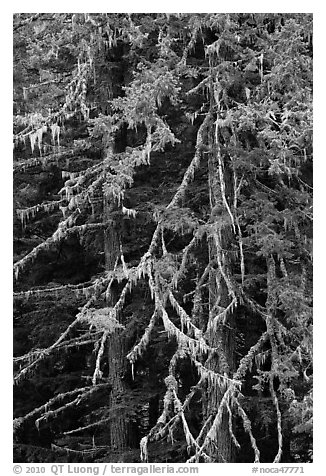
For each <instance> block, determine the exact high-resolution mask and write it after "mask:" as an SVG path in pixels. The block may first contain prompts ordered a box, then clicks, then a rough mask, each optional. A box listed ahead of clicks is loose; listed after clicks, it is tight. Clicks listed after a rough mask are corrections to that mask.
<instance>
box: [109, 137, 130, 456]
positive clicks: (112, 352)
mask: <svg viewBox="0 0 326 476" xmlns="http://www.w3.org/2000/svg"><path fill="white" fill-rule="evenodd" d="M110 153H113V145H111V151H110ZM115 209H116V206H115V205H114V204H113V202H112V200H111V199H110V198H108V197H105V196H104V203H103V219H104V221H105V222H106V223H108V226H107V228H106V230H105V233H104V253H105V268H106V270H107V271H110V270H113V269H114V267H115V265H116V262H117V259H118V257H119V255H120V244H119V236H118V232H117V230H116V227H115V222H114V220H112V219H111V216H112V212H113V211H114V210H115ZM117 299H118V296H117V293H116V292H115V290H114V289H112V288H111V291H110V296H109V297H108V303H107V304H108V305H109V306H112V307H113V306H114V304H115V303H116V301H117ZM116 317H117V320H118V321H119V322H120V323H121V324H123V322H122V316H121V314H120V313H118V315H117V316H116ZM107 352H108V368H109V370H108V378H109V381H110V383H111V384H112V390H111V395H110V401H109V408H110V411H111V420H110V430H109V431H110V445H111V448H112V451H114V452H116V453H118V452H119V451H122V450H123V449H125V448H126V447H127V446H128V443H129V423H128V421H127V418H126V413H125V398H124V397H125V395H126V384H125V382H124V380H123V378H124V374H125V371H126V358H125V355H126V339H125V336H124V334H123V329H116V330H115V331H114V333H113V334H111V335H110V336H109V337H108V341H107ZM119 462H122V461H121V458H120V457H119Z"/></svg>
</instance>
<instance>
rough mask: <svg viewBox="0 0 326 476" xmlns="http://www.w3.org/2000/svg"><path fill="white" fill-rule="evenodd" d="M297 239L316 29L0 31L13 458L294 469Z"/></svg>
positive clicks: (305, 310) (307, 188)
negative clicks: (8, 66) (6, 93)
mask: <svg viewBox="0 0 326 476" xmlns="http://www.w3.org/2000/svg"><path fill="white" fill-rule="evenodd" d="M311 222H312V16H311V15H309V14H265V13H264V14H256V13H255V14H241V13H238V14H235V13H234V14H170V15H167V14H140V13H137V14H122V13H119V14H103V13H101V14H67V13H62V14H49V13H39V14H27V13H24V14H16V15H14V282H15V293H14V370H15V375H14V382H15V387H14V400H15V410H14V417H15V418H14V435H15V445H14V458H15V461H17V462H19V461H22V462H39V461H42V462H52V461H53V462H57V461H75V462H79V461H80V462H82V461H93V462H99V461H112V462H118V461H119V462H141V461H143V462H147V461H150V462H151V461H155V462H186V461H187V462H253V461H255V462H275V463H278V462H281V461H282V462H293V461H301V462H309V461H311V460H312V225H311Z"/></svg>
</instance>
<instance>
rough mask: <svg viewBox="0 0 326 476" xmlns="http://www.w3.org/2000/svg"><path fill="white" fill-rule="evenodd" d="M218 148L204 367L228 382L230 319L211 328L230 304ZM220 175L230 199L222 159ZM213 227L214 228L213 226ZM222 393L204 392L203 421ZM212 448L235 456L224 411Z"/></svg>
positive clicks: (212, 172) (212, 183) (212, 176)
mask: <svg viewBox="0 0 326 476" xmlns="http://www.w3.org/2000/svg"><path fill="white" fill-rule="evenodd" d="M209 142H210V143H211V144H214V133H213V132H212V131H210V134H209ZM219 154H220V149H219V147H217V146H216V144H214V145H213V146H212V153H210V154H209V158H208V182H209V194H210V208H211V222H212V226H215V230H214V232H213V236H211V237H210V238H209V242H208V245H209V260H210V264H211V270H210V276H209V324H208V329H210V330H209V331H208V336H207V337H208V342H209V345H210V346H211V347H214V348H217V349H218V355H217V356H216V357H215V358H210V359H209V360H208V361H207V367H208V368H210V369H211V370H214V371H215V372H218V373H219V374H222V375H225V376H228V377H231V378H232V374H233V371H234V315H233V313H232V312H230V313H227V317H225V318H223V319H219V320H218V323H217V324H213V322H214V317H216V315H217V314H219V313H220V312H221V311H223V309H225V308H227V306H228V305H229V304H230V302H231V300H232V297H231V296H230V292H229V286H230V284H228V283H227V281H226V280H227V279H228V276H230V274H231V253H230V252H231V247H232V242H233V235H232V229H231V226H229V225H222V227H221V216H223V215H222V214H225V207H224V205H223V199H222V192H221V183H220V174H219V166H220V165H221V160H222V157H221V155H220V156H219ZM223 167H224V170H223V173H224V177H225V179H226V180H225V197H226V199H227V200H228V199H230V198H231V196H232V190H233V187H232V175H231V174H230V173H228V172H229V171H228V165H227V158H224V163H223ZM214 224H216V225H214ZM221 267H222V271H223V272H222V271H221ZM224 393H225V388H222V389H217V391H216V389H214V388H208V389H207V402H206V404H205V407H206V408H204V414H206V417H208V416H209V415H214V414H216V412H217V411H218V408H219V405H220V402H221V400H222V398H223V395H224ZM216 443H217V449H216V447H212V448H211V457H212V458H213V459H215V460H216V461H217V462H219V463H231V462H233V461H234V458H235V452H234V445H233V442H232V437H231V434H230V431H229V415H228V412H227V410H226V408H225V407H224V410H223V415H222V421H221V424H220V426H219V429H218V431H217V435H216Z"/></svg>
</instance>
